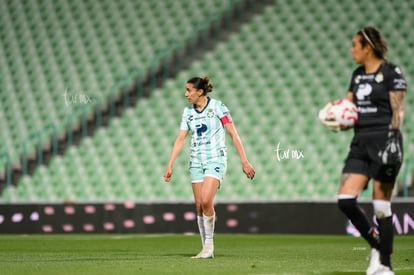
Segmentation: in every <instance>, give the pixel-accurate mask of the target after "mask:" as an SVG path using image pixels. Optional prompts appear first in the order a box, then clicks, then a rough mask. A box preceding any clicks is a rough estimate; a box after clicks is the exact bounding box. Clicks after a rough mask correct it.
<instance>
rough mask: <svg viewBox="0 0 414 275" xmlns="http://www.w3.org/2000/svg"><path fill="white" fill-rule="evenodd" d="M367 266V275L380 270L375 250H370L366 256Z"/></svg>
mask: <svg viewBox="0 0 414 275" xmlns="http://www.w3.org/2000/svg"><path fill="white" fill-rule="evenodd" d="M368 261H369V265H368V268H367V272H366V274H367V275H374V274H375V272H376V271H377V270H378V269H379V268H380V266H381V261H380V253H379V251H378V250H376V249H375V248H373V249H371V253H370V254H369V256H368Z"/></svg>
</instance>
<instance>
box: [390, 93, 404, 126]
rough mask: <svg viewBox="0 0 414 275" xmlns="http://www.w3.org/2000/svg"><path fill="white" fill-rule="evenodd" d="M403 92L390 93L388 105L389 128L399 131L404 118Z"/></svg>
mask: <svg viewBox="0 0 414 275" xmlns="http://www.w3.org/2000/svg"><path fill="white" fill-rule="evenodd" d="M404 98H405V92H391V93H390V104H391V109H392V117H391V128H392V129H399V128H400V127H401V124H402V121H403V117H404Z"/></svg>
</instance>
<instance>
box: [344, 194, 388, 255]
mask: <svg viewBox="0 0 414 275" xmlns="http://www.w3.org/2000/svg"><path fill="white" fill-rule="evenodd" d="M338 207H339V209H341V211H342V212H343V213H344V214H345V215H346V216H347V218H348V219H350V220H351V222H352V224H353V225H354V226H355V228H356V229H358V231H359V233H361V236H362V237H363V238H364V239H365V240H366V241H367V242H368V243H369V245H370V246H371V247H372V248H375V249H378V250H379V240H378V236H377V234H376V232H375V230H374V229H373V228H371V225H370V223H369V221H368V218H367V217H366V215H365V214H364V212H362V210H361V209H360V208H359V207H358V205H357V201H356V198H353V199H339V200H338ZM380 234H381V233H380Z"/></svg>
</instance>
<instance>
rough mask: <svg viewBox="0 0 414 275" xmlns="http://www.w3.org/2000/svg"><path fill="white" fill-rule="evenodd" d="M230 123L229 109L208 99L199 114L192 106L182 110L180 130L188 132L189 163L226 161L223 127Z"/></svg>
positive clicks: (217, 101)
mask: <svg viewBox="0 0 414 275" xmlns="http://www.w3.org/2000/svg"><path fill="white" fill-rule="evenodd" d="M227 122H231V117H230V113H229V109H227V107H226V106H225V105H224V104H223V103H222V102H221V101H219V100H215V99H212V98H209V97H208V102H207V105H206V106H205V107H204V109H203V110H202V111H201V112H198V111H197V110H196V109H195V106H194V105H190V106H188V107H186V108H184V112H183V116H182V119H181V125H180V129H181V130H190V131H191V132H192V136H191V161H192V162H201V163H206V162H207V161H209V160H211V159H218V158H223V159H224V160H225V159H226V156H227V153H226V145H225V130H224V127H223V125H224V124H225V123H227Z"/></svg>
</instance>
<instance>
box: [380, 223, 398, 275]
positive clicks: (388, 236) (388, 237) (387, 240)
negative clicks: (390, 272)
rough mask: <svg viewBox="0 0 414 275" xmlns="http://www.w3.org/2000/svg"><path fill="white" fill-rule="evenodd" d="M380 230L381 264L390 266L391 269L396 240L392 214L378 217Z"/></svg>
mask: <svg viewBox="0 0 414 275" xmlns="http://www.w3.org/2000/svg"><path fill="white" fill-rule="evenodd" d="M377 221H378V231H379V234H380V236H381V241H380V247H379V251H380V255H381V264H383V265H386V266H389V267H390V268H391V269H392V267H391V254H392V249H393V241H394V228H393V226H392V216H390V217H387V218H384V219H378V220H377Z"/></svg>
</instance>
